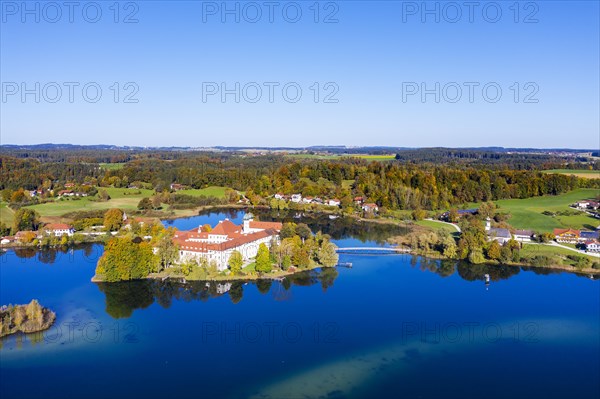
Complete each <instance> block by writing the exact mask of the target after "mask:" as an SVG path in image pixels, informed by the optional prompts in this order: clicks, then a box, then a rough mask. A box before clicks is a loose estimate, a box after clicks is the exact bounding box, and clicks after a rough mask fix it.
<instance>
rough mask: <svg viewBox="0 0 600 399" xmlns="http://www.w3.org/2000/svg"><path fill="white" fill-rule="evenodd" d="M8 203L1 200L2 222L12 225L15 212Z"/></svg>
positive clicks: (0, 218)
mask: <svg viewBox="0 0 600 399" xmlns="http://www.w3.org/2000/svg"><path fill="white" fill-rule="evenodd" d="M7 205H8V204H7V203H6V202H0V223H4V224H5V225H6V226H12V224H13V219H14V216H15V213H14V211H13V210H12V209H10V208H9V207H8V206H7Z"/></svg>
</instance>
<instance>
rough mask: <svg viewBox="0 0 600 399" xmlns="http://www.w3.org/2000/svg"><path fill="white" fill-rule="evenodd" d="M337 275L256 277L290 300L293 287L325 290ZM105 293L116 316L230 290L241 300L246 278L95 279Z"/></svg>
mask: <svg viewBox="0 0 600 399" xmlns="http://www.w3.org/2000/svg"><path fill="white" fill-rule="evenodd" d="M337 276H338V271H337V270H336V269H335V268H323V269H319V270H311V271H306V272H300V273H298V274H295V275H292V276H287V277H286V278H285V279H283V281H273V280H257V281H255V282H250V283H249V284H255V285H256V288H257V290H258V292H259V293H260V294H262V295H265V294H268V293H269V292H272V293H273V297H274V298H275V299H276V300H280V301H283V300H289V299H290V298H291V295H290V293H291V290H290V288H291V287H292V286H294V285H296V286H305V287H306V286H311V285H315V284H321V287H322V289H323V290H324V291H325V290H327V289H328V288H330V287H332V286H333V282H334V281H335V279H336V278H337ZM96 284H97V285H98V288H99V289H100V291H101V292H103V293H104V295H105V296H106V300H105V303H106V313H108V314H109V315H110V316H112V317H113V318H115V319H119V318H128V317H131V315H132V314H133V311H134V310H136V309H144V308H147V307H148V306H150V305H152V304H153V303H154V302H157V303H158V304H159V305H160V306H162V307H163V308H169V307H170V306H171V304H172V303H173V300H177V301H184V302H190V301H208V300H209V299H211V298H216V297H220V296H222V295H225V294H228V295H229V298H230V299H231V302H232V303H234V304H236V303H239V302H240V301H241V300H242V299H243V296H244V285H245V284H246V282H244V281H218V282H217V281H188V282H185V283H183V282H179V281H176V280H165V281H160V280H137V281H123V282H117V283H96Z"/></svg>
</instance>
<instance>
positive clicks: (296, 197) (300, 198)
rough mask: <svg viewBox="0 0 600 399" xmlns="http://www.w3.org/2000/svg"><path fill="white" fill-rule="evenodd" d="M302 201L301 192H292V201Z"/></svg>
mask: <svg viewBox="0 0 600 399" xmlns="http://www.w3.org/2000/svg"><path fill="white" fill-rule="evenodd" d="M300 201H302V194H292V202H295V203H298V202H300Z"/></svg>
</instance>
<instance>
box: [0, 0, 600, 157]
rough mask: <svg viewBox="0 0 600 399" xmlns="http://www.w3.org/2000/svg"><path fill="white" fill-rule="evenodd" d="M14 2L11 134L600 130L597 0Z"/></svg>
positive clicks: (591, 137) (7, 114) (413, 142)
mask: <svg viewBox="0 0 600 399" xmlns="http://www.w3.org/2000/svg"><path fill="white" fill-rule="evenodd" d="M0 3H1V11H2V20H1V32H0V33H1V37H0V44H1V52H0V67H1V69H0V73H1V81H2V99H1V102H0V106H1V107H2V109H1V115H0V119H1V122H0V127H1V142H2V143H3V144H33V143H45V142H54V143H75V144H100V143H102V144H117V145H142V146H171V145H172V146H198V147H201V146H215V145H225V146H237V145H240V146H253V145H256V146H309V145H355V146H359V145H389V146H408V147H430V146H450V147H460V146H506V147H544V148H549V147H572V148H573V147H576V148H598V146H599V145H600V144H599V141H600V134H599V132H600V126H599V111H598V110H599V109H600V104H599V91H600V89H599V76H598V75H599V73H598V71H599V70H600V65H599V48H600V43H599V31H600V29H599V14H600V10H599V6H598V4H599V3H598V2H597V1H580V2H576V1H575V2H573V1H569V2H566V1H565V2H562V1H539V2H519V3H518V5H517V7H515V6H514V4H515V2H514V1H508V2H502V1H500V2H485V1H481V2H478V3H479V6H477V7H475V8H474V9H473V10H472V11H473V12H472V14H471V15H470V11H471V10H470V9H469V6H468V2H461V1H458V2H427V3H423V2H421V1H419V2H402V1H371V2H367V1H338V2H314V1H297V2H279V1H273V2H271V3H269V2H266V1H257V2H235V1H230V2H227V3H226V7H227V8H228V9H230V10H234V12H233V13H229V14H227V13H225V12H224V11H226V10H225V9H224V4H225V3H223V2H221V1H219V2H201V1H169V2H167V1H139V2H118V3H117V4H118V10H119V12H118V15H116V13H115V10H116V9H115V7H114V4H115V2H114V1H98V2H96V3H92V2H76V4H77V5H76V6H75V8H74V9H73V10H69V8H67V6H64V5H63V2H55V3H52V2H27V7H28V9H29V10H33V11H32V12H31V13H27V12H26V10H24V9H23V6H22V2H21V1H18V2H12V1H9V2H7V1H1V2H0ZM51 3H52V4H51ZM315 3H316V5H317V6H318V7H315ZM56 4H58V7H57V6H56ZM271 4H272V6H271ZM424 4H426V5H425V7H427V9H428V10H430V11H431V10H433V11H432V12H431V13H427V10H425V9H424ZM96 5H98V7H97V6H96ZM236 7H237V10H238V11H235V10H236ZM270 7H272V8H271V9H272V10H273V13H272V21H270V20H269V19H270V17H271V16H270V15H269V11H270ZM317 8H318V11H319V12H318V15H317V14H316V9H317ZM84 9H85V12H84ZM436 9H437V10H438V11H436ZM57 10H58V11H59V12H60V13H61V14H60V15H58V14H57ZM98 10H100V11H101V15H100V16H96V15H97V14H96V12H97V11H98ZM257 10H260V12H261V15H260V16H258V14H257V13H256V11H257ZM298 10H300V12H301V15H298V14H297V12H298ZM457 10H460V12H461V15H458V14H457ZM70 11H72V19H73V22H70V21H69V19H70V18H71V16H70V15H69V13H70ZM498 11H500V13H501V15H499V14H497V12H498ZM436 17H437V19H438V20H437V21H436ZM36 18H38V19H39V20H38V21H36ZM236 18H238V19H239V22H238V21H236ZM115 19H116V20H117V21H118V22H117V23H115ZM126 19H127V21H128V22H131V23H125V20H126ZM223 19H224V21H223ZM471 19H472V20H471ZM94 20H97V22H94V23H92V21H94ZM136 20H137V22H135V21H136ZM295 20H296V22H293V21H295ZM315 20H316V21H317V22H315ZM53 21H56V22H53ZM255 21H256V22H255ZM36 83H38V84H39V85H38V86H36ZM115 83H116V85H115ZM86 85H87V86H86ZM84 86H85V87H86V90H87V91H86V92H85V93H84V92H83V87H84ZM69 87H71V88H72V90H73V97H72V99H70V98H69ZM284 87H285V88H286V90H285V91H284V90H283V88H284ZM484 87H485V90H484ZM98 88H99V89H100V90H101V91H102V93H101V95H99V96H96V90H97V89H98ZM117 88H118V89H117ZM257 88H260V90H261V92H260V96H259V95H258V94H259V92H258V91H257ZM23 89H25V90H29V92H27V91H26V92H25V93H26V94H24V95H23V93H24V90H23ZM58 89H60V96H59V92H58V91H57V90H58ZM223 89H225V90H229V91H228V92H227V93H228V94H226V95H225V96H224V97H222V95H221V94H222V92H223ZM298 89H300V90H301V94H298V93H299V92H298ZM498 89H499V90H501V94H499V92H498V91H497V90H498ZM271 90H272V92H270V91H271ZM423 90H425V93H426V94H425V95H423ZM458 90H460V95H459V91H458ZM471 90H472V91H471ZM117 92H118V94H119V95H118V98H115V94H116V93H117ZM270 94H272V98H269V97H270ZM470 94H471V96H470ZM36 96H37V97H39V98H36ZM127 96H128V97H127ZM236 97H238V99H237V100H238V101H237V102H236ZM436 97H437V98H436ZM469 97H471V98H469ZM71 100H72V101H71ZM96 100H97V101H96ZM126 100H127V101H126ZM136 100H137V102H135V101H136ZM36 101H39V102H36ZM94 101H96V102H94ZM131 101H134V102H131Z"/></svg>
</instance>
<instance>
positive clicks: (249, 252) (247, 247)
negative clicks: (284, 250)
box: [179, 236, 272, 271]
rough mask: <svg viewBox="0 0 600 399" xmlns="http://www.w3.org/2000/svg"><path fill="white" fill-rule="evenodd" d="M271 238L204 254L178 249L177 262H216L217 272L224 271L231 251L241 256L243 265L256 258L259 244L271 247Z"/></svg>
mask: <svg viewBox="0 0 600 399" xmlns="http://www.w3.org/2000/svg"><path fill="white" fill-rule="evenodd" d="M271 239H272V237H271V236H268V237H264V238H261V239H259V240H256V241H252V242H249V243H244V244H242V245H239V246H236V247H233V248H229V249H226V250H224V251H219V250H214V249H208V250H207V251H206V252H198V251H194V250H188V249H186V248H185V246H184V247H182V248H180V249H179V261H180V262H186V261H195V262H200V261H201V259H206V260H207V262H209V263H210V262H212V261H214V262H216V264H217V269H218V270H219V271H223V270H226V269H227V267H228V264H229V258H230V257H231V254H232V253H233V251H238V252H239V253H241V254H242V258H243V259H244V263H246V262H249V261H250V260H251V259H253V258H255V257H256V254H257V253H258V247H259V246H260V244H265V245H266V246H267V247H268V248H270V247H271Z"/></svg>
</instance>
